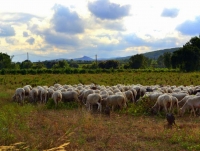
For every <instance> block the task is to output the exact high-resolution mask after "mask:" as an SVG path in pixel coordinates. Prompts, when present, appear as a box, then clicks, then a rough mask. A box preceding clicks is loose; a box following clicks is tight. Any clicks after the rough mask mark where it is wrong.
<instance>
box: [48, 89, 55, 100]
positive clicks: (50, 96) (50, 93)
mask: <svg viewBox="0 0 200 151" xmlns="http://www.w3.org/2000/svg"><path fill="white" fill-rule="evenodd" d="M47 91H48V94H47V100H49V98H52V95H53V92H54V90H53V89H50V88H48V89H47Z"/></svg>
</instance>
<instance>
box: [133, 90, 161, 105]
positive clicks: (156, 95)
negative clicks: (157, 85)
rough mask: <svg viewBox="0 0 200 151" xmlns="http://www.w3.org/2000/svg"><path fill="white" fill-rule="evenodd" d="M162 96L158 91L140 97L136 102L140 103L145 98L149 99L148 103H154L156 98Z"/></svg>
mask: <svg viewBox="0 0 200 151" xmlns="http://www.w3.org/2000/svg"><path fill="white" fill-rule="evenodd" d="M162 94H163V93H162V92H159V91H158V92H153V93H146V94H145V95H144V96H143V97H141V98H140V99H139V100H137V102H138V101H140V100H141V99H142V98H145V97H147V99H149V101H150V102H156V101H157V99H158V97H159V96H160V95H162Z"/></svg>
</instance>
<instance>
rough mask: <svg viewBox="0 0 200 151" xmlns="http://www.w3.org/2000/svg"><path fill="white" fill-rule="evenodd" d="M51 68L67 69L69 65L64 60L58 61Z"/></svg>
mask: <svg viewBox="0 0 200 151" xmlns="http://www.w3.org/2000/svg"><path fill="white" fill-rule="evenodd" d="M53 68H64V69H66V68H69V64H68V63H67V61H66V60H61V61H58V62H57V63H56V64H54V65H53Z"/></svg>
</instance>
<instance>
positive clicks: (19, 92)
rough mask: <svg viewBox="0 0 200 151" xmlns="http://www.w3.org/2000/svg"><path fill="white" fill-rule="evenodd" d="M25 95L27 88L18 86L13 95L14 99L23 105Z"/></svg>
mask: <svg viewBox="0 0 200 151" xmlns="http://www.w3.org/2000/svg"><path fill="white" fill-rule="evenodd" d="M24 97H25V90H24V89H23V88H17V89H16V90H15V94H14V96H13V97H12V99H13V101H16V102H17V103H20V104H21V105H23V104H24Z"/></svg>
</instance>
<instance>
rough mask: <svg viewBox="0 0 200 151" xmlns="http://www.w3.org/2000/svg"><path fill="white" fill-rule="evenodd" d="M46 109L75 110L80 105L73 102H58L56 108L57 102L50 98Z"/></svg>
mask: <svg viewBox="0 0 200 151" xmlns="http://www.w3.org/2000/svg"><path fill="white" fill-rule="evenodd" d="M46 107H47V109H68V110H70V109H75V108H78V104H77V103H76V102H74V101H72V102H65V103H64V102H62V101H61V102H58V106H57V107H56V106H55V102H54V100H53V99H52V98H50V99H49V100H48V101H47V104H46Z"/></svg>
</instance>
